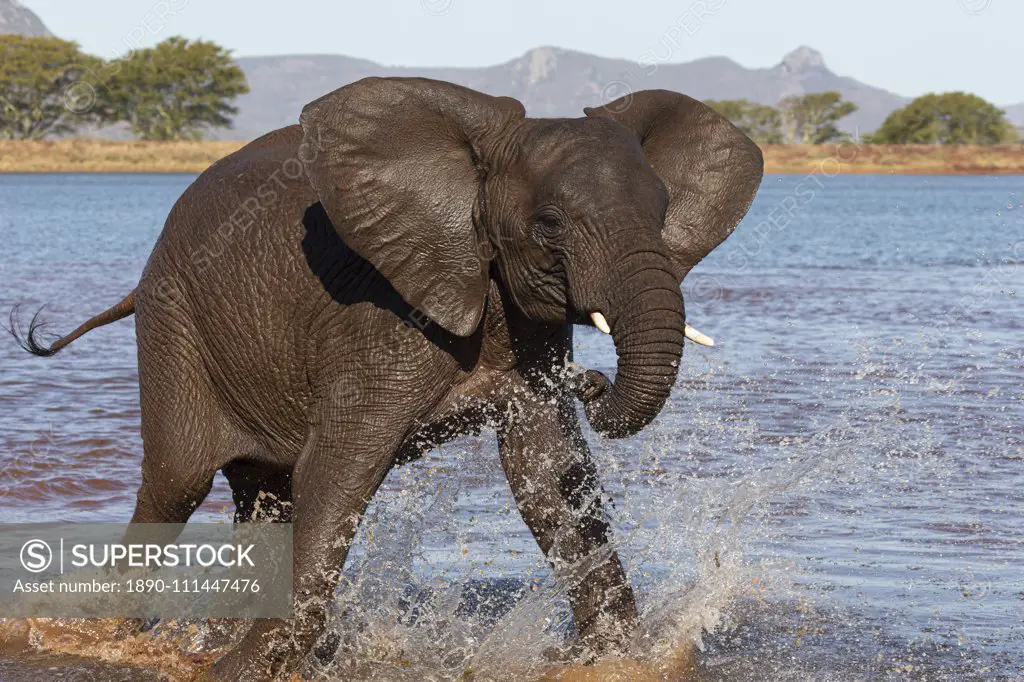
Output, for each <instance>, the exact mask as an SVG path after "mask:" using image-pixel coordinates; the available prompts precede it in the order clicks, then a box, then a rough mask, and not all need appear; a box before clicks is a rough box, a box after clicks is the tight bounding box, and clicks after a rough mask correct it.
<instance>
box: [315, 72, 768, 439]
mask: <svg viewBox="0 0 1024 682" xmlns="http://www.w3.org/2000/svg"><path fill="white" fill-rule="evenodd" d="M586 114H587V116H586V117H585V118H579V119H528V118H526V117H525V112H524V110H523V106H522V104H520V103H519V102H518V101H516V100H514V99H510V98H506V97H491V96H488V95H484V94H482V93H479V92H475V91H473V90H469V89H467V88H463V87H460V86H456V85H452V84H450V83H443V82H438V81H431V80H426V79H418V78H391V79H378V78H369V79H365V80H362V81H359V82H357V83H353V84H352V85H349V86H346V87H344V88H341V89H340V90H337V91H335V92H333V93H331V94H329V95H326V96H325V97H322V98H321V99H319V100H316V101H315V102H313V103H311V104H309V105H308V106H307V107H306V108H305V109H304V110H303V113H302V119H301V120H302V126H303V129H304V131H305V138H306V142H307V144H306V145H305V147H306V148H307V149H312V150H321V151H319V152H318V153H316V154H312V155H311V154H308V153H307V154H306V156H312V158H309V159H304V162H305V163H306V167H307V173H308V176H309V179H310V182H311V184H312V186H313V188H314V189H315V190H316V192H317V196H318V197H319V198H320V200H321V203H322V204H323V206H324V208H325V209H326V210H327V213H328V215H329V216H330V217H331V220H332V222H333V223H334V225H335V227H336V228H337V230H338V231H339V233H340V234H341V236H342V238H343V239H344V240H345V241H346V243H347V244H348V245H349V246H350V247H352V248H353V249H354V250H355V251H357V252H358V253H359V254H360V255H361V256H362V257H364V258H366V259H367V260H368V261H370V262H371V263H373V265H374V266H376V267H377V269H378V270H379V271H380V272H381V273H382V274H383V275H384V276H386V277H387V278H388V279H389V280H390V281H391V283H392V284H393V285H394V287H395V289H396V290H397V291H398V292H399V293H400V294H401V295H402V296H403V297H404V298H405V299H406V300H407V301H408V302H409V303H410V304H411V305H413V306H415V307H417V308H419V309H420V310H422V311H423V312H424V313H426V314H427V315H428V316H429V317H430V318H431V319H432V320H433V321H435V322H436V323H437V324H439V325H441V326H442V327H444V328H445V329H447V330H448V331H450V332H452V333H454V334H458V335H461V336H466V335H469V334H472V333H473V332H474V331H475V330H476V328H477V326H478V325H479V323H480V319H481V316H482V314H483V309H484V303H485V298H486V296H487V292H488V288H489V285H488V280H489V278H490V276H491V272H492V267H491V266H492V263H495V264H496V265H497V272H498V276H499V277H500V279H501V280H502V282H503V284H504V286H505V288H506V289H507V291H508V293H509V295H510V297H511V299H512V300H513V301H514V303H515V304H516V305H517V306H518V307H519V308H520V309H521V310H522V311H523V313H524V314H525V315H526V316H527V317H530V318H532V319H535V320H539V321H548V322H563V323H564V322H570V323H575V324H591V323H593V324H594V325H595V326H597V327H599V328H600V329H601V330H602V331H605V332H607V333H611V335H612V337H613V339H614V341H615V347H616V350H617V352H618V358H619V362H618V371H617V375H616V381H615V383H614V385H611V384H609V383H608V382H607V381H606V380H603V378H599V379H597V380H595V377H594V375H595V374H596V373H588V374H589V375H590V380H589V382H588V385H587V387H586V389H585V390H584V391H583V396H584V399H585V402H586V408H587V416H588V419H589V420H590V422H591V425H592V426H593V427H594V428H595V429H596V430H598V431H599V432H602V433H604V434H605V435H608V436H613V437H621V436H627V435H630V434H633V433H635V432H636V431H638V430H639V429H640V428H642V427H643V426H645V425H646V424H648V423H649V422H650V421H651V420H652V419H654V417H655V416H657V414H658V412H659V411H660V410H661V407H662V405H663V404H664V402H665V400H666V399H667V397H668V395H669V392H670V390H671V387H672V385H673V383H674V382H675V377H676V374H677V371H678V366H679V359H680V356H681V354H682V347H683V339H684V334H685V333H686V330H687V327H686V325H685V320H684V313H683V301H682V296H681V294H680V286H679V285H680V282H681V281H682V279H683V277H685V276H686V274H687V273H688V272H689V271H690V269H691V268H692V267H693V266H694V265H696V264H697V263H698V262H699V261H700V260H701V259H702V258H703V257H704V256H705V255H707V254H708V253H709V252H710V251H711V250H712V249H713V248H715V246H717V245H718V244H719V243H721V242H722V240H724V239H725V238H726V237H727V236H728V235H729V234H730V233H731V232H732V230H733V229H734V228H735V227H736V224H737V223H738V222H739V221H740V219H741V218H742V217H743V215H744V214H745V213H746V211H747V209H748V207H749V206H750V202H751V201H752V199H753V196H754V193H755V192H756V191H757V187H758V185H759V184H760V180H761V174H762V159H761V152H760V150H759V149H758V148H757V146H756V145H755V144H754V143H753V142H752V141H751V140H749V139H748V138H747V137H746V136H744V135H743V134H742V133H741V132H739V130H737V129H736V128H735V127H733V126H732V125H731V124H730V123H729V122H728V121H726V120H725V119H724V118H722V117H720V116H719V115H718V114H716V113H714V112H713V111H712V110H710V109H709V108H707V107H706V106H704V105H703V104H701V103H700V102H698V101H696V100H694V99H691V98H689V97H686V96H684V95H680V94H677V93H673V92H668V91H644V92H638V93H635V94H632V95H630V96H628V97H627V98H624V99H622V100H619V101H616V102H612V103H611V104H609V105H607V106H605V107H602V108H600V109H587V110H586ZM324 140H327V141H328V144H324ZM605 389H607V390H605Z"/></svg>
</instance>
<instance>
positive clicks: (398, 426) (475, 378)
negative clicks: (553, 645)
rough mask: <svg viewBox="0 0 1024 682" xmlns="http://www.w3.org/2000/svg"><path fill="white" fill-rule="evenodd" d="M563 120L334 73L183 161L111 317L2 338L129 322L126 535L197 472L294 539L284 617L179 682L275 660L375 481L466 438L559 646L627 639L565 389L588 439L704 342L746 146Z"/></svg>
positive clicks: (592, 481)
mask: <svg viewBox="0 0 1024 682" xmlns="http://www.w3.org/2000/svg"><path fill="white" fill-rule="evenodd" d="M584 114H585V115H584V116H582V117H579V118H550V119H546V118H531V117H527V116H526V112H525V110H524V107H523V105H522V104H521V103H520V102H519V101H517V100H515V99H513V98H509V97H496V96H491V95H487V94H483V93H480V92H477V91H474V90H471V89H468V88H465V87H461V86H458V85H454V84H451V83H446V82H442V81H434V80H429V79H422V78H367V79H364V80H360V81H358V82H355V83H352V84H349V85H346V86H345V87H342V88H340V89H338V90H335V91H333V92H331V93H329V94H327V95H325V96H323V97H321V98H319V99H317V100H315V101H313V102H311V103H310V104H308V105H306V106H305V107H304V109H303V110H302V113H301V116H300V118H299V124H297V125H291V126H289V127H286V128H282V129H279V130H276V131H273V132H271V133H268V134H267V135H264V136H263V137H260V138H259V139H257V140H255V141H253V142H251V143H249V144H247V145H246V146H245V147H243V148H242V149H240V150H239V151H237V152H235V153H233V154H231V155H229V156H227V157H225V158H223V159H221V160H219V161H217V162H216V163H214V164H213V165H212V166H211V167H210V168H209V169H207V170H206V171H205V172H203V173H202V174H201V175H200V176H199V177H198V178H197V179H196V180H195V181H194V182H193V183H192V185H191V186H189V187H188V188H187V190H186V191H185V192H184V193H183V194H182V196H181V197H180V199H179V200H178V201H177V202H176V204H175V205H174V207H173V208H172V210H171V212H170V214H169V216H168V218H167V221H166V223H165V226H164V229H163V231H162V233H161V234H160V236H159V238H158V240H157V243H156V245H155V247H154V250H153V252H152V255H151V256H150V258H149V261H148V262H147V264H146V267H145V269H144V271H143V274H142V277H141V279H140V281H139V283H138V285H137V287H136V288H135V289H134V290H133V291H132V292H131V293H130V294H129V295H128V296H127V297H126V298H124V300H122V301H121V302H120V303H119V304H117V305H116V306H114V307H113V308H111V309H109V310H107V311H106V312H104V313H102V314H100V315H97V316H96V317H94V318H92V319H91V320H89V321H88V322H87V323H85V324H83V325H82V326H81V327H79V328H78V329H77V330H75V331H74V332H72V333H71V334H69V335H68V336H66V337H64V338H62V339H60V340H58V341H56V342H54V343H53V344H51V345H45V344H44V343H43V342H41V341H40V340H39V334H38V323H37V322H36V320H35V319H33V321H32V323H31V324H30V325H29V328H28V330H27V332H26V331H23V330H16V333H15V335H16V337H17V338H18V339H19V341H20V342H21V343H22V345H23V347H24V348H25V349H27V350H28V351H30V352H32V353H34V354H36V355H42V356H46V355H52V354H53V353H55V352H57V351H59V350H61V349H62V348H64V347H66V346H67V345H68V344H69V343H70V342H72V341H74V340H75V339H77V338H79V337H80V336H81V335H82V334H84V333H86V332H88V331H90V330H91V329H95V328H96V327H99V326H102V325H105V324H108V323H111V322H114V321H115V320H119V319H122V318H125V317H127V316H130V315H133V314H134V316H135V323H136V330H137V344H138V366H139V383H140V398H141V406H142V436H143V444H144V451H143V458H142V465H141V468H142V482H141V485H140V487H139V490H138V496H137V500H136V506H135V511H134V514H133V516H132V519H131V520H132V522H133V523H154V522H161V523H184V522H186V521H187V520H188V519H189V516H190V514H191V513H192V511H193V510H194V509H195V508H196V507H197V506H198V505H199V504H200V503H201V502H202V501H203V499H204V497H205V496H206V495H207V493H208V491H209V490H210V488H211V485H212V482H213V480H214V476H215V475H216V474H217V472H218V471H220V472H222V473H223V474H224V475H225V477H226V478H227V480H228V482H229V483H230V486H231V490H232V496H233V499H234V503H235V507H236V510H235V520H236V522H242V521H249V520H259V519H258V518H257V517H258V512H261V511H262V512H267V511H268V510H267V506H268V504H267V501H268V500H269V501H270V506H276V509H274V510H273V511H274V513H273V514H270V516H273V520H278V521H288V522H291V523H293V524H294V525H293V531H294V594H295V602H294V611H293V616H292V618H289V619H281V620H271V619H267V620H258V621H256V622H254V623H253V624H252V625H251V626H250V628H249V630H248V632H247V634H245V635H244V637H243V638H242V639H241V640H240V641H239V642H238V643H237V644H236V645H235V646H234V647H233V648H231V649H230V650H229V651H228V652H227V653H225V654H224V655H223V656H222V657H221V658H220V659H219V660H217V661H216V662H215V663H214V664H213V665H212V667H211V668H210V669H209V670H206V671H205V672H204V673H203V674H204V675H205V678H204V679H216V680H261V679H271V678H273V677H275V676H277V675H285V674H287V673H289V672H292V671H294V670H296V668H297V666H299V665H300V663H301V661H302V660H303V658H304V656H305V655H306V654H307V653H308V652H309V651H310V650H311V648H312V646H313V644H314V643H315V642H316V640H317V638H318V637H319V635H320V634H321V633H322V631H323V628H324V625H325V618H326V609H327V605H328V603H329V601H330V599H331V598H332V594H333V591H334V589H335V587H336V582H337V580H338V577H339V574H340V570H341V568H342V566H343V565H344V561H345V557H346V553H347V551H348V548H349V545H350V543H351V541H352V539H353V537H354V535H355V533H356V530H357V526H358V523H359V518H360V516H361V514H362V513H363V511H364V510H365V508H366V507H367V505H368V503H369V502H370V500H371V499H372V497H373V495H374V492H375V491H376V489H377V488H378V486H379V485H380V484H381V482H382V480H383V479H384V478H385V475H386V474H387V473H388V471H389V470H390V469H391V468H392V467H393V466H396V465H398V464H401V463H404V462H407V461H409V460H413V459H416V458H417V457H419V456H421V455H422V454H423V453H424V452H426V451H428V450H429V449H431V448H432V447H435V446H437V445H439V444H442V443H444V442H447V441H449V440H450V439H453V438H455V437H457V436H459V435H462V434H466V433H479V432H480V430H481V429H483V428H485V427H488V428H493V429H494V430H495V432H496V434H497V442H498V450H499V455H500V460H501V464H502V466H503V469H504V471H505V473H506V475H507V479H508V482H509V484H510V487H511V489H512V493H513V496H514V498H515V501H516V505H517V507H518V509H519V511H520V512H521V515H522V517H523V519H524V521H525V523H526V525H527V526H528V527H529V529H530V531H531V532H532V534H533V535H534V537H535V539H536V541H537V543H538V544H539V546H540V548H541V550H542V551H543V552H544V554H545V555H546V557H547V559H548V561H549V562H550V564H551V565H552V566H554V570H555V576H556V579H557V580H559V581H563V583H564V584H565V585H566V589H567V593H568V595H569V598H570V602H571V607H572V612H573V617H574V621H575V625H576V629H577V631H578V638H579V639H578V646H579V647H581V649H582V651H584V652H586V655H588V656H591V657H596V656H599V655H603V654H605V653H607V652H615V651H621V650H623V648H624V647H626V646H627V645H628V643H629V641H630V637H631V636H632V635H633V634H634V633H635V629H636V627H637V620H638V615H637V607H636V603H635V599H634V594H633V591H632V588H631V586H630V583H629V580H628V578H627V576H626V574H625V571H624V569H623V567H622V562H621V561H620V559H619V556H618V554H617V552H616V551H615V549H614V546H613V538H612V535H611V530H610V524H609V519H608V516H607V514H606V511H605V509H604V507H603V504H604V503H605V502H606V501H607V500H606V499H605V496H604V493H603V492H602V490H601V487H600V481H599V478H598V472H597V471H596V467H595V466H594V464H593V463H592V461H591V458H590V452H589V450H588V445H587V441H586V439H585V437H584V434H583V431H582V427H581V423H580V419H579V417H578V413H577V408H576V401H577V400H579V401H580V402H581V403H582V406H583V412H584V414H585V417H586V419H587V420H588V421H589V424H590V425H591V427H592V429H593V430H594V431H595V432H596V433H597V434H599V435H600V436H602V437H607V438H624V437H629V436H632V435H634V434H636V433H637V432H638V431H640V430H641V429H642V428H644V427H645V426H646V425H647V424H649V423H650V422H651V421H652V420H653V419H654V418H655V417H656V416H657V415H658V414H659V412H660V410H661V409H662V406H663V405H664V403H665V401H666V399H667V398H668V396H669V394H670V391H671V389H672V388H673V385H674V383H675V380H676V376H677V372H678V368H679V363H680V359H681V356H682V350H683V345H684V339H685V338H687V337H689V338H690V339H691V340H697V341H702V342H705V343H707V342H709V339H707V338H706V337H703V336H702V335H701V334H699V333H698V332H696V331H695V330H693V329H692V328H691V327H689V325H688V324H687V323H686V320H685V314H684V307H683V298H682V290H681V282H682V281H683V278H684V277H685V276H686V275H687V273H688V272H689V271H690V270H691V269H692V268H693V267H694V266H695V265H696V264H697V263H698V262H699V261H701V259H703V258H704V257H705V256H706V255H707V254H708V253H710V252H711V250H712V249H714V248H715V247H716V246H718V245H719V244H720V243H721V242H722V241H723V240H725V239H726V237H728V236H729V235H730V234H731V233H732V232H733V231H734V229H735V228H736V226H737V224H738V223H739V222H740V220H741V219H742V218H743V216H744V215H745V214H746V212H747V210H748V209H749V207H750V204H751V202H752V201H753V198H754V195H755V193H756V192H757V189H758V187H759V185H760V182H761V178H762V174H763V159H762V155H761V151H760V149H759V148H758V146H757V145H756V144H754V142H753V141H751V140H750V139H749V138H748V137H747V136H745V135H744V134H743V133H742V132H740V131H739V130H738V129H737V128H736V127H734V126H733V125H732V124H731V123H730V122H729V121H728V120H726V119H725V118H723V117H721V116H719V115H718V114H717V113H715V112H714V111H712V110H711V109H710V108H708V107H707V106H705V105H704V104H702V103H701V102H699V101H697V100H695V99H692V98H690V97H687V96H685V95H682V94H679V93H675V92H670V91H664V90H644V91H637V92H632V93H629V94H627V95H626V96H625V97H623V98H620V99H618V100H616V101H613V102H610V103H608V104H606V105H603V106H600V107H594V108H587V109H585V110H584ZM577 325H582V326H593V327H597V328H598V329H600V330H601V331H602V332H604V333H606V334H610V335H611V337H612V340H613V342H614V344H615V348H616V353H617V363H618V364H617V370H616V374H615V379H614V382H613V381H611V380H609V379H608V378H607V377H606V376H604V375H603V374H601V373H599V372H597V371H594V370H585V371H584V370H582V369H578V368H576V366H575V365H574V363H572V357H573V354H572V351H573V329H574V326H577ZM268 493H269V494H268ZM261 505H262V508H259V507H261ZM260 518H263V517H260Z"/></svg>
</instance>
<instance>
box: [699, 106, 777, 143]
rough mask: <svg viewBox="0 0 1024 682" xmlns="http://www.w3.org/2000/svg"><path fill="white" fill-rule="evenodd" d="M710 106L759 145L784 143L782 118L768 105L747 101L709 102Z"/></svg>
mask: <svg viewBox="0 0 1024 682" xmlns="http://www.w3.org/2000/svg"><path fill="white" fill-rule="evenodd" d="M704 104H706V105H708V106H709V107H711V108H712V109H714V110H715V111H717V112H718V113H719V114H721V115H722V116H724V117H725V118H727V119H729V122H730V123H732V124H733V125H734V126H736V127H737V128H739V129H740V130H742V131H743V134H744V135H746V136H747V137H749V138H750V139H752V140H753V141H754V142H757V143H758V144H781V143H782V141H783V140H782V130H781V125H782V117H781V116H780V115H779V112H778V111H777V110H776V109H775V108H773V107H770V106H768V105H765V104H758V103H756V102H751V101H749V100H745V99H724V100H708V101H707V102H705V103H704Z"/></svg>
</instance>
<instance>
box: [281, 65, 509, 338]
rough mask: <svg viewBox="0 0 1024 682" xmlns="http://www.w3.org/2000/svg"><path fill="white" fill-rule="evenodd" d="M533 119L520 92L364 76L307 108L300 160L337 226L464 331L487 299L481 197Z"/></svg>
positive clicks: (428, 309)
mask: <svg viewBox="0 0 1024 682" xmlns="http://www.w3.org/2000/svg"><path fill="white" fill-rule="evenodd" d="M524 116H525V112H524V111H523V106H522V104H520V103H519V102H518V101H516V100H514V99H510V98H505V97H501V98H498V97H490V96H488V95H484V94H482V93H479V92H476V91H474V90H470V89H468V88H463V87H459V86H457V85H452V84H450V83H443V82H440V81H432V80H427V79H423V78H366V79H364V80H361V81H358V82H356V83H353V84H351V85H348V86H345V87H343V88H341V89H339V90H335V91H334V92H332V93H330V94H328V95H325V96H324V97H321V98H320V99H318V100H316V101H315V102H312V103H310V104H308V105H307V106H306V107H305V108H304V109H303V110H302V117H301V119H300V120H301V123H302V129H303V133H304V139H303V145H302V148H301V151H302V153H301V154H300V160H301V161H302V162H303V163H304V165H305V167H306V173H307V175H308V176H309V181H310V184H311V185H312V186H313V189H314V190H315V191H316V194H317V196H318V197H319V198H320V203H321V204H323V206H324V208H325V209H326V211H327V215H328V216H329V217H330V219H331V222H332V223H334V226H335V229H336V230H337V231H338V233H339V234H340V235H341V237H342V239H344V240H345V243H346V244H348V245H349V246H350V247H351V248H352V249H353V250H355V251H356V253H358V254H359V255H360V256H362V257H363V258H365V259H366V260H368V261H369V262H370V263H372V264H373V265H374V267H376V268H377V270H379V271H380V272H381V274H383V275H384V276H385V277H387V278H388V280H390V282H391V284H392V285H393V286H394V287H395V289H396V290H397V291H398V293H399V294H401V295H402V297H403V298H404V299H405V300H406V301H407V302H408V303H409V304H410V305H412V306H415V307H416V308H418V309H420V310H422V311H423V312H424V313H426V314H427V315H428V316H429V317H430V318H431V319H432V320H434V321H435V322H437V323H438V324H440V325H441V326H442V327H444V328H445V329H447V330H449V331H451V332H453V333H455V334H458V335H460V336H468V335H469V334H472V333H473V331H474V330H475V329H476V327H477V325H478V324H479V322H480V317H481V315H482V314H483V307H484V300H485V298H486V295H487V288H488V271H489V264H488V258H487V257H485V256H484V255H482V254H486V253H488V252H487V250H486V248H485V245H484V244H482V243H481V241H482V240H484V239H486V237H485V235H483V234H482V233H478V226H477V225H476V223H475V221H474V203H475V202H476V200H477V195H478V193H479V191H480V187H481V181H482V179H483V177H484V175H485V173H486V166H487V158H488V154H489V153H490V150H491V147H493V146H494V145H495V144H496V143H497V142H498V141H499V140H500V138H501V134H502V131H503V130H504V129H505V128H506V127H508V126H510V125H513V124H514V123H515V121H517V120H519V119H522V118H523V117H524Z"/></svg>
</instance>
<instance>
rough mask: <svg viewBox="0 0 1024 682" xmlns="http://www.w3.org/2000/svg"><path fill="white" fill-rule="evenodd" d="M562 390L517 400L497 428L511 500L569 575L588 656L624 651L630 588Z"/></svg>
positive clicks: (561, 575)
mask: <svg viewBox="0 0 1024 682" xmlns="http://www.w3.org/2000/svg"><path fill="white" fill-rule="evenodd" d="M572 407H573V405H572V403H571V401H570V399H569V398H567V397H565V398H563V399H562V400H561V401H560V402H559V406H558V407H555V406H553V405H551V404H550V402H547V403H542V402H541V401H540V400H539V399H533V398H531V399H529V400H527V401H521V404H520V408H521V409H519V411H518V413H517V414H516V416H514V417H512V418H511V419H510V420H509V422H508V423H507V424H506V425H505V426H504V427H503V428H502V429H501V430H499V433H498V441H499V446H500V449H501V460H502V465H503V466H504V468H505V474H506V476H508V481H509V484H510V485H511V487H512V493H513V495H514V496H515V499H516V504H517V505H518V507H519V511H520V512H521V513H522V515H523V519H524V520H525V521H526V524H527V525H528V526H529V527H530V530H531V531H532V532H533V535H534V537H535V538H536V539H537V543H538V544H539V545H540V547H541V550H543V552H544V554H545V555H546V556H547V557H548V560H549V561H551V562H552V564H553V566H554V568H555V575H556V578H557V579H558V580H560V581H562V580H564V581H567V587H568V593H569V600H570V602H571V604H572V610H573V617H574V618H575V621H576V627H577V628H578V630H579V635H580V641H581V644H582V645H583V646H584V648H585V650H586V651H585V653H586V654H587V656H588V657H590V656H593V655H600V654H603V653H608V652H610V651H621V650H624V649H625V648H626V646H627V644H628V642H629V639H630V637H631V636H632V634H633V632H634V631H635V629H636V624H637V611H636V602H635V601H634V598H633V590H632V589H631V588H630V586H629V581H628V579H627V578H626V574H625V572H624V571H623V569H622V564H621V563H620V561H619V557H618V554H617V553H616V552H615V551H614V550H613V549H612V548H611V546H610V545H609V541H610V539H611V538H610V534H611V529H610V527H609V525H608V522H607V520H606V517H605V514H604V509H603V507H602V504H601V487H600V483H599V481H598V477H597V472H596V470H595V469H594V466H593V463H592V462H591V459H590V451H589V449H588V448H587V443H586V440H585V439H584V438H583V435H582V433H581V432H580V426H579V422H578V420H577V418H576V414H575V411H574V410H573V409H572Z"/></svg>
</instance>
